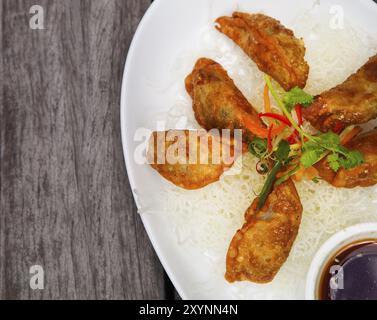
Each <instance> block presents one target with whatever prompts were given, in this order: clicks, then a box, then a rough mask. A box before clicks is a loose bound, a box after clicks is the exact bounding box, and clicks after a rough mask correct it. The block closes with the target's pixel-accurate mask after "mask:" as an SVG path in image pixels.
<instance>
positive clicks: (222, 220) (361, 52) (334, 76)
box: [162, 15, 377, 299]
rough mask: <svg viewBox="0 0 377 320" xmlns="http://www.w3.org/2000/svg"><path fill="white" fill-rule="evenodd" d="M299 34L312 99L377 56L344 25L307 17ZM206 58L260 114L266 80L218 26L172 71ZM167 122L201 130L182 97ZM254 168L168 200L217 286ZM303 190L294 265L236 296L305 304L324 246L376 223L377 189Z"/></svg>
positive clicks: (236, 290)
mask: <svg viewBox="0 0 377 320" xmlns="http://www.w3.org/2000/svg"><path fill="white" fill-rule="evenodd" d="M293 29H294V30H295V33H296V35H298V36H301V37H303V38H304V41H305V44H306V48H307V54H306V59H307V61H308V63H309V65H310V67H311V70H310V76H309V81H308V85H307V88H306V90H307V91H309V92H310V93H312V94H318V93H320V92H322V91H323V90H326V89H329V88H331V87H333V86H335V85H337V84H339V83H341V82H343V81H344V80H345V79H346V78H347V77H348V76H349V75H350V74H352V73H354V72H355V71H356V70H357V69H358V68H359V67H360V66H361V65H363V64H364V63H365V62H366V61H367V59H368V57H370V56H372V55H373V54H375V53H376V52H377V41H376V40H373V39H371V38H369V37H368V36H367V35H366V34H365V33H363V32H362V31H360V30H357V28H354V27H352V26H351V24H350V23H349V22H346V23H345V28H344V29H343V30H336V31H334V30H329V28H328V27H327V26H323V25H321V23H320V22H319V20H316V19H315V17H314V18H313V17H311V18H309V17H308V16H306V15H302V16H300V17H299V18H298V19H297V20H296V21H295V23H294V24H293ZM201 56H205V57H208V58H212V59H214V60H216V61H217V62H219V63H221V64H222V65H223V66H224V68H225V69H226V70H227V71H228V73H229V75H230V77H231V78H233V79H234V81H235V83H236V85H237V86H238V87H239V88H240V90H241V91H242V92H243V93H244V95H245V96H246V97H247V99H248V100H249V101H250V102H251V103H252V105H253V106H254V108H256V109H258V110H261V108H262V106H263V87H264V81H263V74H262V73H261V72H260V71H259V70H258V69H257V67H256V65H255V64H254V63H253V62H252V61H251V59H250V58H248V57H247V56H246V55H245V54H244V53H243V52H242V50H241V49H240V48H238V47H237V46H236V45H235V44H234V43H233V42H232V41H230V40H229V39H227V38H226V37H224V36H223V35H221V34H220V33H219V32H217V31H216V30H214V28H213V27H212V26H211V27H208V29H205V30H203V34H202V43H201V51H200V52H185V53H183V54H182V56H181V57H180V58H179V59H177V61H176V63H175V64H174V67H173V70H172V72H175V71H177V70H187V69H188V68H187V66H188V64H191V63H192V61H193V57H196V58H199V57H201ZM190 67H191V68H192V65H190ZM177 72H179V71H177ZM165 117H167V118H166V119H165V120H167V126H169V127H171V128H173V127H176V126H177V123H179V119H188V120H187V121H186V123H185V125H186V127H188V128H195V127H197V124H196V123H195V120H194V116H193V111H192V106H191V101H190V100H189V99H188V97H186V96H182V97H179V98H178V101H177V104H176V105H175V106H174V107H173V108H172V110H171V112H170V113H169V114H168V115H165ZM178 126H179V125H178ZM369 126H371V125H369ZM255 165H256V159H255V158H254V157H253V156H252V155H250V154H247V155H244V156H243V157H242V159H239V160H238V161H237V163H236V164H235V165H234V167H233V168H231V169H230V170H229V171H228V172H227V173H226V174H224V176H223V177H222V178H221V180H220V181H219V182H217V183H214V184H211V185H209V186H208V187H206V188H204V189H201V190H196V191H187V190H182V189H179V188H176V187H174V186H170V187H169V188H168V190H165V192H164V194H163V197H162V201H164V206H165V210H164V212H165V213H167V214H168V216H169V219H170V221H171V223H172V225H173V226H174V230H175V233H176V239H177V242H178V243H179V244H180V245H182V246H190V247H196V248H198V250H200V251H202V252H204V254H205V255H206V257H208V259H210V260H211V261H212V262H213V264H212V265H213V270H211V272H212V273H213V277H215V281H223V274H224V271H225V256H226V251H227V248H228V245H229V242H230V240H231V238H232V236H233V235H234V233H235V232H236V230H237V229H238V228H239V227H240V226H242V224H243V221H244V217H243V215H244V212H245V210H246V209H247V208H248V207H249V206H250V204H251V202H252V200H253V199H254V198H255V194H257V193H258V192H259V191H260V189H261V187H262V185H263V178H262V177H261V176H259V175H258V174H257V173H256V171H255ZM296 186H297V189H298V192H299V194H300V197H301V201H302V204H303V207H304V213H303V218H302V223H301V227H300V231H299V234H298V237H297V240H296V241H295V244H294V246H293V248H292V251H291V254H290V256H289V259H288V261H287V262H286V263H285V264H284V266H283V267H282V269H281V270H280V272H279V274H278V276H277V277H276V279H275V280H274V281H273V282H272V283H271V284H268V285H263V286H260V285H258V286H256V285H253V284H251V283H237V284H232V285H229V286H230V291H231V292H232V297H234V298H248V299H251V298H259V299H262V298H264V299H265V298H283V299H284V298H287V299H288V298H295V297H296V298H297V297H301V298H303V285H304V280H305V275H306V272H307V270H308V268H309V265H310V262H311V260H312V258H313V255H314V254H315V252H316V251H317V250H318V248H319V246H320V245H321V244H323V242H324V241H326V240H327V239H328V238H329V237H330V236H331V235H333V234H334V233H336V232H337V231H339V230H341V229H343V228H345V227H347V226H350V225H354V224H356V223H359V222H369V221H377V214H376V213H375V212H374V210H373V208H374V206H375V204H376V202H377V201H376V199H377V197H376V192H377V190H376V188H374V187H371V188H355V189H352V190H346V189H336V188H334V187H332V186H330V185H328V184H327V183H325V182H320V183H318V184H315V183H313V182H311V181H303V182H301V183H296ZM209 282H210V281H208V283H209ZM208 283H203V284H202V285H201V289H200V290H206V289H205V288H206V286H207V284H208ZM255 288H257V290H256V289H255ZM272 289H274V290H272ZM282 289H284V290H282ZM198 290H199V289H198ZM207 290H209V289H208V288H207Z"/></svg>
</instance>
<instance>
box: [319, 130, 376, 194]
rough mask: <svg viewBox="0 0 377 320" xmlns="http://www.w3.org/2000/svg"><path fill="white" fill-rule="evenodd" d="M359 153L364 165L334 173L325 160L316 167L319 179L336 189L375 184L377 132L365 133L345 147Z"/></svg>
mask: <svg viewBox="0 0 377 320" xmlns="http://www.w3.org/2000/svg"><path fill="white" fill-rule="evenodd" d="M346 147H347V148H348V149H350V150H357V151H360V152H361V153H362V154H363V156H364V160H365V163H363V164H361V165H360V166H357V167H356V168H353V169H348V170H346V169H340V170H339V171H338V172H336V173H335V172H334V171H333V170H332V169H331V168H330V166H329V164H328V162H327V161H326V159H324V160H322V161H321V162H320V163H318V164H317V165H316V169H317V170H318V172H319V174H320V176H321V178H323V179H324V180H326V181H327V182H329V183H331V184H332V185H333V186H334V187H337V188H355V187H370V186H373V185H375V184H377V130H373V131H371V132H368V133H365V134H363V135H361V136H359V137H356V138H355V139H353V140H352V141H351V142H350V143H348V144H347V145H346Z"/></svg>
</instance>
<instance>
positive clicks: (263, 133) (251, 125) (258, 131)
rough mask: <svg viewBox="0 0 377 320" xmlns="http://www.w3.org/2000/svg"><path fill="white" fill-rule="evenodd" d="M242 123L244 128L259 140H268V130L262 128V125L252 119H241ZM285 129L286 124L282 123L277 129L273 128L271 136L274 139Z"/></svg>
mask: <svg viewBox="0 0 377 320" xmlns="http://www.w3.org/2000/svg"><path fill="white" fill-rule="evenodd" d="M242 122H243V125H244V126H245V128H247V129H248V130H249V131H250V132H251V133H252V134H255V135H256V136H258V137H260V138H268V132H269V129H268V128H265V127H263V126H262V124H261V123H260V122H259V121H257V120H256V119H254V118H253V117H243V118H242ZM285 128H286V124H284V123H283V124H281V125H280V126H278V127H275V128H273V129H272V131H271V136H272V137H276V136H277V135H279V134H280V133H282V132H283V130H284V129H285Z"/></svg>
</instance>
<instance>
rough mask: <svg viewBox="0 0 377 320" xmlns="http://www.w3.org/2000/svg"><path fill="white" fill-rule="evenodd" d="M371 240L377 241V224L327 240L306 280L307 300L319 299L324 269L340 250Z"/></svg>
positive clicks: (358, 227)
mask: <svg viewBox="0 0 377 320" xmlns="http://www.w3.org/2000/svg"><path fill="white" fill-rule="evenodd" d="M371 239H377V223H363V224H358V225H355V226H352V227H348V228H345V229H343V230H341V231H339V232H338V233H336V234H335V235H333V236H332V237H331V238H330V239H329V240H327V241H326V242H325V243H324V244H323V245H322V247H321V248H320V249H319V250H318V251H317V253H316V254H315V256H314V259H313V261H312V263H311V265H310V268H309V272H308V275H307V278H306V289H305V298H306V299H307V300H318V299H319V297H318V292H319V282H320V280H321V276H322V272H323V269H324V268H325V267H326V265H327V263H328V262H329V259H331V258H332V257H334V255H335V254H336V253H337V252H339V250H341V249H342V248H344V247H346V246H347V245H349V244H352V243H354V242H357V241H362V240H371Z"/></svg>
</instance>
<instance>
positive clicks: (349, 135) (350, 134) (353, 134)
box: [341, 127, 362, 145]
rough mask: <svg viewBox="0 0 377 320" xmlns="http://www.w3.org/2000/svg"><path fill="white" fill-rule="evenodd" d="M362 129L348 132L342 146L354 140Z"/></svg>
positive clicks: (358, 128)
mask: <svg viewBox="0 0 377 320" xmlns="http://www.w3.org/2000/svg"><path fill="white" fill-rule="evenodd" d="M361 131H362V129H361V128H360V127H355V128H353V129H352V130H351V131H350V132H348V133H347V134H346V135H345V136H344V137H343V138H342V139H341V144H342V145H346V144H347V143H348V142H350V141H351V140H352V139H353V138H355V137H356V136H357V135H358V134H359V133H360V132H361Z"/></svg>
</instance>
